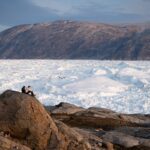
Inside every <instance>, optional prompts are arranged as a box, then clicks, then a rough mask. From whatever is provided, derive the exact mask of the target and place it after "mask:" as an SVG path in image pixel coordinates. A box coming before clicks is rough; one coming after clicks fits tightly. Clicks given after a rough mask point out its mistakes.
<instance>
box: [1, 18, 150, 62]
mask: <svg viewBox="0 0 150 150" xmlns="http://www.w3.org/2000/svg"><path fill="white" fill-rule="evenodd" d="M0 58H3V59H5V58H11V59H18V58H19V59H23V58H24V59H25V58H28V59H33V58H36V59H39V58H40V59H41V58H42V59H47V58H51V59H102V60H106V59H109V60H110V59H116V60H118V59H119V60H120V59H123V60H137V59H144V60H150V25H147V27H144V26H142V27H139V26H137V25H124V26H119V25H107V24H102V23H89V22H77V21H66V20H65V21H55V22H52V23H40V24H31V25H30V24H29V25H20V26H16V27H13V28H10V29H8V30H6V31H3V32H1V33H0Z"/></svg>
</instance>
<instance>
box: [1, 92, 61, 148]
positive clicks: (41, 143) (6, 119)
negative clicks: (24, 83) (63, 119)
mask: <svg viewBox="0 0 150 150" xmlns="http://www.w3.org/2000/svg"><path fill="white" fill-rule="evenodd" d="M0 131H3V132H9V134H10V136H11V137H13V138H16V139H19V141H21V142H22V143H26V144H27V145H29V146H30V147H31V148H32V149H36V150H44V149H46V147H47V145H48V144H49V142H50V141H51V140H53V137H55V140H57V142H58V139H59V135H58V130H57V127H56V125H55V123H54V122H53V120H52V118H51V117H50V116H49V114H48V113H47V112H46V110H45V109H44V107H43V106H42V105H41V104H40V103H39V101H37V100H36V99H35V98H34V97H32V96H29V95H27V94H22V93H19V92H15V91H10V90H8V91H6V92H4V93H3V94H1V95H0ZM55 144H56V142H55V143H54V145H53V147H54V148H56V147H57V145H55Z"/></svg>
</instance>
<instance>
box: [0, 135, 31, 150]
mask: <svg viewBox="0 0 150 150" xmlns="http://www.w3.org/2000/svg"><path fill="white" fill-rule="evenodd" d="M17 149H18V150H31V149H30V148H29V147H27V146H24V145H22V144H19V143H16V142H14V141H12V140H10V139H8V138H5V137H3V136H0V150H17Z"/></svg>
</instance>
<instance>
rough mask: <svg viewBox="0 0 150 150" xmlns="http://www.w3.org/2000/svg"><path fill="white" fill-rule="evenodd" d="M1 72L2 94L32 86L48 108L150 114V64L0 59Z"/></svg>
mask: <svg viewBox="0 0 150 150" xmlns="http://www.w3.org/2000/svg"><path fill="white" fill-rule="evenodd" d="M0 71H1V73H0V92H3V91H5V90H6V89H13V90H20V89H21V87H22V86H23V85H31V86H32V87H33V89H34V91H35V93H36V95H37V98H38V99H39V100H40V101H41V102H42V103H43V104H45V105H55V104H58V103H59V102H61V101H64V102H69V103H73V104H76V105H79V106H83V107H91V106H96V107H104V108H108V109H112V110H114V111H118V112H123V113H150V109H149V108H150V62H149V61H94V60H0Z"/></svg>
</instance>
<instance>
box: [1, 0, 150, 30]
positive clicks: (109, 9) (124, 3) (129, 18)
mask: <svg viewBox="0 0 150 150" xmlns="http://www.w3.org/2000/svg"><path fill="white" fill-rule="evenodd" d="M149 9H150V0H0V31H2V30H4V29H6V28H9V27H12V26H15V25H19V24H28V23H37V22H49V21H54V20H60V19H65V20H68V19H70V20H82V21H94V22H104V23H137V22H138V23H140V22H149V21H150V11H149Z"/></svg>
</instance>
